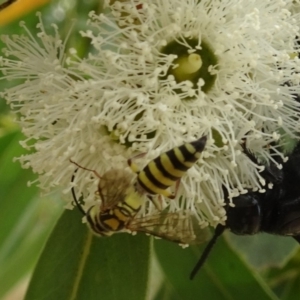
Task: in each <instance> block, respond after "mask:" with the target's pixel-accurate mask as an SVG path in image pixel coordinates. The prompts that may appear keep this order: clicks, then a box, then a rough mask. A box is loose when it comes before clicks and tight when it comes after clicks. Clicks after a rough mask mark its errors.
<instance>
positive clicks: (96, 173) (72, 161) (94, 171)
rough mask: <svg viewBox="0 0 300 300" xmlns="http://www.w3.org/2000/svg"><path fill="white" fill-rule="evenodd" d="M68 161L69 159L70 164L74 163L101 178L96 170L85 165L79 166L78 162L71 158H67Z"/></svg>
mask: <svg viewBox="0 0 300 300" xmlns="http://www.w3.org/2000/svg"><path fill="white" fill-rule="evenodd" d="M69 161H70V162H71V163H72V164H74V165H75V166H77V167H78V168H80V169H83V170H86V171H90V172H93V173H94V174H95V175H96V176H97V177H98V178H100V179H101V176H100V174H99V173H98V172H97V171H96V170H92V169H88V168H85V167H83V166H81V165H80V164H78V163H77V162H75V161H74V160H72V159H71V158H69ZM77 170H78V169H77Z"/></svg>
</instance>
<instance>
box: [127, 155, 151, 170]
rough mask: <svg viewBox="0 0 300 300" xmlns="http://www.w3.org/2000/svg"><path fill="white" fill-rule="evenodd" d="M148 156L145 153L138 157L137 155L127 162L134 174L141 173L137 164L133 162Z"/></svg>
mask: <svg viewBox="0 0 300 300" xmlns="http://www.w3.org/2000/svg"><path fill="white" fill-rule="evenodd" d="M146 154H147V152H144V153H141V154H138V155H136V156H134V157H132V158H129V159H128V160H127V164H128V166H129V167H130V169H131V170H132V171H133V172H134V173H137V174H138V173H139V172H140V169H139V167H138V165H137V164H135V163H134V162H133V160H135V159H138V158H142V157H144V156H145V155H146Z"/></svg>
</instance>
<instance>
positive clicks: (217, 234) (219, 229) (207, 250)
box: [190, 224, 226, 280]
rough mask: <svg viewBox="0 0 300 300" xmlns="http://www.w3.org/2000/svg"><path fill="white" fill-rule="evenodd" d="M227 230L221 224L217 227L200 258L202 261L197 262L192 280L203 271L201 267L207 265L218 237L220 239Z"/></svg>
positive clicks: (192, 273) (191, 276)
mask: <svg viewBox="0 0 300 300" xmlns="http://www.w3.org/2000/svg"><path fill="white" fill-rule="evenodd" d="M225 228H226V227H225V226H224V225H221V224H219V225H218V226H217V227H216V230H215V233H214V235H213V237H212V239H211V240H210V241H209V243H208V244H207V246H206V247H205V249H204V251H203V253H202V255H201V256H200V259H199V260H198V262H197V264H196V266H195V267H194V269H193V271H192V272H191V275H190V279H191V280H193V279H194V277H195V275H196V274H197V273H198V272H199V270H200V269H201V267H202V266H203V264H204V263H205V261H206V259H207V257H208V255H209V253H210V251H211V249H212V247H213V246H214V244H215V243H216V241H217V239H218V237H220V235H221V234H222V233H223V232H224V230H225Z"/></svg>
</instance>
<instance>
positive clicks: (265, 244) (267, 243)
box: [226, 232, 298, 269]
mask: <svg viewBox="0 0 300 300" xmlns="http://www.w3.org/2000/svg"><path fill="white" fill-rule="evenodd" d="M226 238H227V240H228V241H229V243H230V245H232V246H233V247H234V249H235V250H236V251H238V252H239V253H241V254H242V256H243V257H244V258H245V259H246V261H247V262H248V263H249V264H250V265H252V266H254V267H255V268H257V269H266V268H269V267H280V268H282V267H283V266H284V265H285V264H286V263H287V261H288V260H289V259H290V258H291V256H292V255H293V254H294V253H295V251H296V250H297V249H298V244H297V242H296V241H295V240H294V239H292V238H291V237H287V236H278V235H271V234H267V233H260V234H256V235H253V236H237V235H234V234H232V233H229V232H227V234H226ZM270 249H272V251H270ZM258 253H259V255H257V254H258Z"/></svg>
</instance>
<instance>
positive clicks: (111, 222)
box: [102, 217, 120, 231]
mask: <svg viewBox="0 0 300 300" xmlns="http://www.w3.org/2000/svg"><path fill="white" fill-rule="evenodd" d="M102 223H103V224H105V225H107V226H108V227H109V228H110V229H111V230H112V231H117V229H118V228H119V226H120V222H119V220H118V219H117V218H114V217H111V218H110V219H107V220H105V221H104V222H102Z"/></svg>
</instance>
